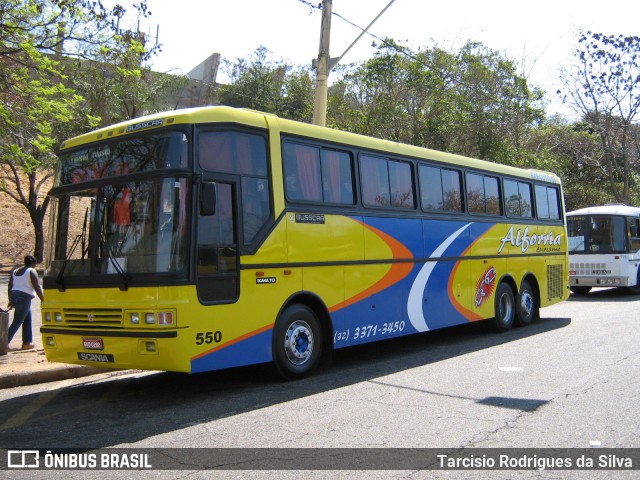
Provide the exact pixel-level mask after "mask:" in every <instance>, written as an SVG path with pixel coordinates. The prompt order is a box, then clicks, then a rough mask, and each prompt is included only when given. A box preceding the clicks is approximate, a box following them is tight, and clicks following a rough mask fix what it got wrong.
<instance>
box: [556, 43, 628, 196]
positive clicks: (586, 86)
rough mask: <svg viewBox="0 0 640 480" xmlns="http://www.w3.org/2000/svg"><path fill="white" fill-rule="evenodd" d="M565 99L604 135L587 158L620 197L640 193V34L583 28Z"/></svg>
mask: <svg viewBox="0 0 640 480" xmlns="http://www.w3.org/2000/svg"><path fill="white" fill-rule="evenodd" d="M562 83H563V86H564V91H558V93H559V94H560V95H561V96H562V98H563V100H564V102H565V103H566V104H568V105H570V106H571V107H572V108H573V109H574V111H575V112H576V113H577V114H578V115H579V116H580V118H581V121H582V122H583V123H584V125H585V128H586V129H587V131H589V132H590V133H591V134H593V135H595V136H596V137H597V138H598V139H599V145H598V148H594V149H593V151H592V152H591V154H590V155H589V156H586V157H585V162H587V164H588V165H589V166H590V167H591V168H592V169H593V170H594V171H595V172H596V173H598V174H599V173H600V172H602V173H603V174H604V175H605V176H606V179H607V185H608V190H609V192H610V193H611V196H612V197H613V198H614V199H615V200H616V201H617V202H623V203H630V202H631V201H633V199H634V197H635V198H636V199H637V198H638V194H639V193H640V192H639V191H638V178H637V177H638V167H639V166H640V143H639V135H638V120H639V119H640V37H637V36H623V35H617V36H616V35H604V34H601V33H592V32H586V33H585V32H580V38H579V41H578V46H577V48H576V51H575V54H574V64H573V65H572V66H571V68H570V69H567V70H565V71H563V72H562Z"/></svg>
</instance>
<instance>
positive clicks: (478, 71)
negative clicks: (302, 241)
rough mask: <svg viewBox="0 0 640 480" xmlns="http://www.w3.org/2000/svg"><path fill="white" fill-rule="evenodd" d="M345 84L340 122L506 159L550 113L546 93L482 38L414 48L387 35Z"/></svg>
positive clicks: (333, 116) (334, 119)
mask: <svg viewBox="0 0 640 480" xmlns="http://www.w3.org/2000/svg"><path fill="white" fill-rule="evenodd" d="M343 86H344V88H342V89H341V90H340V95H341V96H342V99H341V100H340V101H338V100H336V99H330V100H329V105H330V115H329V123H330V124H331V125H333V126H336V127H338V128H343V129H345V130H350V131H355V132H358V133H363V134H366V135H372V136H376V137H382V138H386V139H389V140H395V141H400V142H404V143H410V144H414V145H419V146H424V147H430V148H435V149H438V150H446V151H449V152H454V153H460V154H464V155H469V156H473V157H479V158H485V159H490V160H494V161H499V162H501V163H514V162H516V157H517V152H518V150H519V149H520V148H522V145H523V134H524V132H525V131H526V130H527V129H528V128H530V127H532V126H534V125H536V124H538V123H540V122H541V120H542V118H543V111H542V109H541V108H539V107H537V104H538V103H539V102H540V101H541V99H542V93H541V92H540V91H537V90H532V89H530V88H529V86H528V85H527V82H526V80H525V79H524V78H522V77H520V76H518V75H517V74H516V69H515V65H514V63H513V62H511V61H509V60H507V59H505V58H503V57H502V56H501V55H499V54H498V53H496V52H493V51H491V50H489V49H487V48H486V47H484V46H483V45H481V44H479V43H468V44H467V45H465V46H464V47H463V48H462V49H461V50H460V51H459V52H457V53H450V52H446V51H444V50H442V49H439V48H432V49H424V50H421V51H419V52H418V53H414V52H410V51H409V50H407V49H406V48H404V47H401V46H400V45H398V44H397V43H395V42H393V41H392V40H389V39H387V40H385V42H384V45H383V46H381V47H380V48H379V50H378V52H376V54H375V55H374V57H373V58H372V59H370V60H368V61H367V62H365V63H363V64H362V65H360V66H358V67H356V68H355V69H354V70H353V71H352V72H350V73H348V74H347V75H345V77H344V83H343ZM336 92H337V90H335V89H334V93H336ZM337 108H341V109H342V108H349V109H350V113H349V114H344V112H339V111H337Z"/></svg>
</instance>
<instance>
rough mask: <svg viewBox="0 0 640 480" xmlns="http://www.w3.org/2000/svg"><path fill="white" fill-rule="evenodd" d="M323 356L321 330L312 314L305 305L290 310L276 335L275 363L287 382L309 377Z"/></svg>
mask: <svg viewBox="0 0 640 480" xmlns="http://www.w3.org/2000/svg"><path fill="white" fill-rule="evenodd" d="M321 356H322V330H321V328H320V322H319V321H318V317H316V315H315V313H313V311H312V310H311V309H310V308H308V307H306V306H304V305H292V306H290V307H287V308H286V309H285V310H284V311H283V312H282V313H281V314H280V316H279V317H278V320H277V321H276V326H275V329H274V333H273V363H274V365H275V368H276V371H277V373H278V375H279V376H280V377H282V378H284V379H285V380H296V379H299V378H303V377H305V376H307V375H308V374H309V373H310V372H311V371H312V370H313V369H314V368H315V367H316V366H317V365H318V363H319V362H320V357H321Z"/></svg>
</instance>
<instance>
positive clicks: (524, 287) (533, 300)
mask: <svg viewBox="0 0 640 480" xmlns="http://www.w3.org/2000/svg"><path fill="white" fill-rule="evenodd" d="M539 316H540V303H539V302H538V295H537V294H536V291H535V290H534V289H533V287H532V286H531V284H530V283H529V282H528V281H527V280H524V281H523V282H522V284H521V285H520V292H518V299H517V302H516V325H518V326H519V327H526V326H527V325H529V324H531V322H534V321H536V320H537V319H538V317H539Z"/></svg>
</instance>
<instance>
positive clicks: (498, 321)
mask: <svg viewBox="0 0 640 480" xmlns="http://www.w3.org/2000/svg"><path fill="white" fill-rule="evenodd" d="M495 315H496V316H495V317H494V318H490V319H488V320H486V322H487V324H486V325H487V327H489V330H491V331H493V332H506V331H507V330H509V329H510V328H511V327H512V326H513V322H514V321H515V317H516V300H515V296H514V295H513V290H512V289H511V287H510V286H509V285H507V284H506V283H504V282H503V283H501V284H500V285H498V289H497V290H496V299H495Z"/></svg>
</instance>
